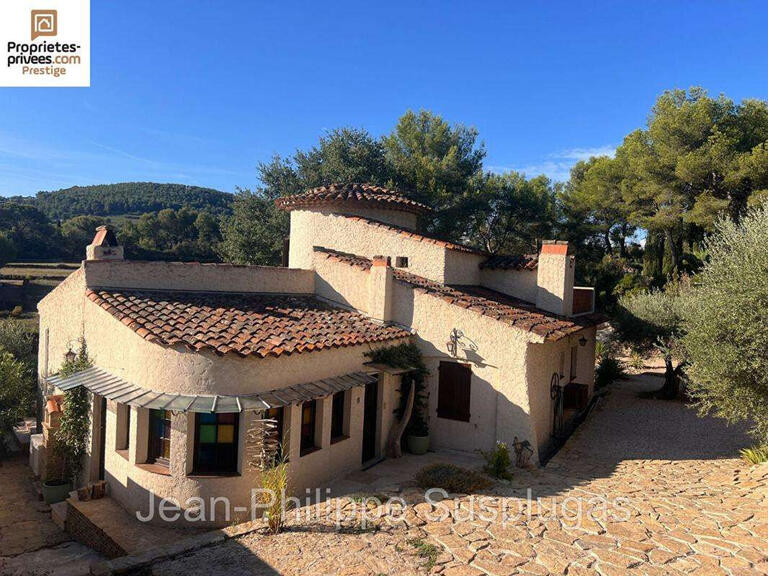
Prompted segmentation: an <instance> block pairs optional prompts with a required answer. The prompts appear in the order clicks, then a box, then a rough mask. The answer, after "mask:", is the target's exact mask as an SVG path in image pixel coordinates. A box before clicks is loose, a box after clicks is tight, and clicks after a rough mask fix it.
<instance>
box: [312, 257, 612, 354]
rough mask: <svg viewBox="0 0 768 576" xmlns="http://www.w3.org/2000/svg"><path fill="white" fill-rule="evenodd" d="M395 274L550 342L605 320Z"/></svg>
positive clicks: (359, 262)
mask: <svg viewBox="0 0 768 576" xmlns="http://www.w3.org/2000/svg"><path fill="white" fill-rule="evenodd" d="M315 251H316V252H320V253H323V254H326V257H327V258H330V259H333V260H336V261H338V262H343V263H345V264H348V265H350V266H355V267H357V268H360V269H363V270H367V269H368V268H370V267H371V261H370V260H368V259H367V258H364V257H362V256H356V255H354V254H345V253H343V252H337V251H334V250H328V249H327V248H317V247H316V248H315ZM393 274H394V277H395V279H396V280H399V281H400V282H403V283H405V284H409V285H410V286H412V287H413V288H414V289H415V290H422V291H424V292H425V293H427V294H430V295H432V296H435V297H436V298H440V299H441V300H443V301H445V302H448V303H449V304H452V305H454V306H459V307H460V308H465V309H467V310H472V311H474V312H477V313H479V314H482V315H483V316H488V317H490V318H495V319H496V320H499V321H501V322H504V323H506V324H509V325H511V326H514V327H515V328H520V329H521V330H525V331H526V332H531V333H533V334H537V335H539V336H542V337H543V338H544V339H545V340H548V341H556V340H560V339H561V338H564V337H565V336H568V335H569V334H572V333H574V332H578V331H579V330H582V329H583V328H586V327H588V326H594V325H595V324H598V323H599V322H601V321H602V318H601V317H599V316H598V315H587V316H580V317H578V318H564V317H562V316H557V315H555V314H551V313H549V312H545V311H544V310H541V309H539V308H536V307H535V306H534V305H533V304H530V303H528V302H525V301H523V300H520V299H518V298H513V297H512V296H507V295H506V294H502V293H501V292H496V291H495V290H491V289H489V288H485V287H482V286H448V285H446V284H441V283H440V282H435V281H433V280H429V279H427V278H424V277H422V276H417V275H416V274H411V273H410V272H405V271H403V270H400V269H398V268H395V269H394V270H393Z"/></svg>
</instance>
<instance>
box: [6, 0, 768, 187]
mask: <svg viewBox="0 0 768 576" xmlns="http://www.w3.org/2000/svg"><path fill="white" fill-rule="evenodd" d="M91 4H92V6H91V38H92V46H91V57H92V66H91V87H90V88H61V89H54V88H0V194H1V195H12V194H34V193H35V192H37V191H38V190H51V189H57V188H62V187H67V186H72V185H85V184H100V183H108V182H121V181H129V180H152V181H159V182H179V183H185V184H195V185H201V186H211V187H214V188H218V189H221V190H226V191H233V190H234V189H235V187H236V186H240V187H254V186H257V185H258V181H257V176H256V166H257V164H258V163H259V162H260V161H264V160H267V159H269V158H270V157H271V156H272V155H273V154H275V153H280V154H290V153H291V152H293V151H294V150H295V149H296V148H306V147H308V146H310V145H312V144H313V143H315V142H316V141H317V138H318V137H319V136H320V135H321V134H323V132H324V131H325V130H328V129H331V128H335V127H340V126H356V127H363V128H366V129H368V130H369V131H371V132H372V133H373V134H375V135H379V134H382V133H384V132H388V131H389V130H390V129H391V128H392V126H393V125H394V123H395V121H396V120H397V118H398V117H399V116H400V115H401V114H402V113H403V112H405V111H406V110H408V109H414V110H416V109H420V108H425V109H429V110H432V111H433V112H436V113H439V114H441V115H443V116H444V117H445V118H446V119H448V120H450V121H452V122H462V123H464V124H468V125H472V126H475V127H476V128H477V129H478V130H479V131H480V136H481V138H482V139H483V141H484V142H485V145H486V147H487V150H488V156H487V160H486V167H487V168H489V169H493V170H496V171H503V170H508V169H515V170H522V171H525V172H526V173H527V174H528V175H531V176H533V175H536V174H539V173H545V174H548V175H549V176H551V177H553V178H556V179H562V178H565V177H566V176H567V171H568V167H569V166H570V165H571V164H572V163H573V162H575V161H576V160H578V159H580V158H583V157H586V156H589V154H590V153H594V152H610V151H611V150H612V149H613V148H614V147H615V146H616V145H617V144H619V143H620V142H621V139H622V138H623V136H624V135H625V134H626V133H628V132H629V131H631V130H633V129H635V128H637V127H640V126H642V125H643V124H644V122H645V119H646V117H647V114H648V111H649V109H650V107H651V105H652V104H653V101H654V100H655V98H656V96H657V95H658V94H660V93H661V92H662V91H664V90H665V89H669V88H674V87H689V86H691V85H702V86H704V87H706V88H707V89H708V90H709V91H710V93H713V94H718V93H721V92H723V93H725V94H726V95H728V96H730V97H731V98H734V99H735V100H741V99H742V98H763V99H765V98H768V70H766V67H767V65H766V60H765V30H766V27H767V26H768V3H766V2H762V1H757V0H756V1H748V0H746V1H728V0H717V1H697V2H689V1H680V2H672V1H664V2H652V1H647V0H643V1H642V2H620V1H613V2H586V1H585V2H577V1H560V2H557V1H549V2H517V1H516V2H508V1H507V2H498V3H494V2H462V3H459V2H432V1H414V0H411V1H410V2H393V1H390V2H379V3H375V5H374V3H368V2H333V3H332V2H305V3H289V2H236V1H233V0H229V1H227V2H213V1H210V2H208V1H201V0H200V1H195V0H186V1H183V2H182V1H176V0H162V1H159V2H158V1H154V2H148V1H144V0H131V1H130V2H113V1H105V0H93V1H92V3H91Z"/></svg>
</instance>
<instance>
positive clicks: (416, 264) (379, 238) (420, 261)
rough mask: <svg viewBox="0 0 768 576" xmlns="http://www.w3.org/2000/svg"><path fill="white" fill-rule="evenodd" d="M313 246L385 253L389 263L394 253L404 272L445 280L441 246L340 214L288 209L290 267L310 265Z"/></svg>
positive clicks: (366, 252)
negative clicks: (405, 262) (404, 266)
mask: <svg viewBox="0 0 768 576" xmlns="http://www.w3.org/2000/svg"><path fill="white" fill-rule="evenodd" d="M314 246H323V247H325V248H331V249H333V250H339V251H341V252H348V253H352V254H357V255H360V256H365V257H366V258H373V257H374V256H377V255H381V256H389V257H391V258H392V263H393V264H394V263H395V258H396V257H397V256H405V257H407V258H408V268H407V270H408V272H412V273H414V274H418V275H419V276H424V277H425V278H430V279H432V280H436V281H438V282H444V281H445V271H446V252H447V250H446V248H444V247H442V246H439V245H437V244H430V243H429V242H421V241H419V240H418V239H415V238H411V237H408V236H406V235H404V234H398V233H394V232H392V231H391V230H385V229H383V228H379V227H376V226H370V225H368V224H366V223H365V222H361V221H359V220H352V219H350V218H345V217H344V216H340V215H335V214H323V213H320V212H310V211H306V210H294V211H293V212H291V246H290V254H289V264H290V266H291V268H310V267H311V266H312V261H313V258H314V250H313V247H314Z"/></svg>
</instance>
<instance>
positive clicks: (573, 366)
mask: <svg viewBox="0 0 768 576" xmlns="http://www.w3.org/2000/svg"><path fill="white" fill-rule="evenodd" d="M578 356H579V347H578V346H574V347H573V348H571V382H573V381H574V380H576V359H577V358H578Z"/></svg>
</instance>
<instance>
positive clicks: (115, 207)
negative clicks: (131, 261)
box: [0, 182, 233, 220]
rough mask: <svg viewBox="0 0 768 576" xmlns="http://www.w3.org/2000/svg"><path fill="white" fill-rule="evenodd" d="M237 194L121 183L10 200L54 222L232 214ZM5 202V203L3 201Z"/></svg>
mask: <svg viewBox="0 0 768 576" xmlns="http://www.w3.org/2000/svg"><path fill="white" fill-rule="evenodd" d="M232 199H233V195H232V194H229V193H227V192H221V191H219V190H213V189H212V188H201V187H199V186H186V185H184V184H158V183H156V182H121V183H119V184H99V185H95V186H73V187H72V188H65V189H63V190H56V191H53V192H38V193H37V195H36V196H35V197H34V198H32V197H20V196H14V197H11V198H6V199H5V200H7V201H15V202H20V203H23V204H32V205H34V206H35V207H36V208H37V209H38V210H40V211H41V212H43V213H44V214H45V215H46V216H48V217H49V218H51V219H54V220H56V219H61V220H64V219H67V218H72V217H73V216H79V215H81V214H91V215H94V216H118V215H123V214H141V213H144V212H157V211H158V210H162V209H164V208H174V209H179V208H181V207H182V206H189V207H190V208H194V209H196V210H208V211H209V212H211V213H213V214H221V213H224V212H228V211H229V209H230V206H231V204H232ZM0 201H1V200H0Z"/></svg>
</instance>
